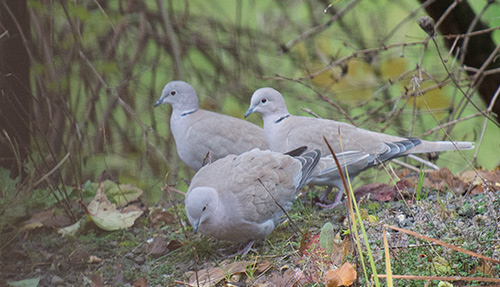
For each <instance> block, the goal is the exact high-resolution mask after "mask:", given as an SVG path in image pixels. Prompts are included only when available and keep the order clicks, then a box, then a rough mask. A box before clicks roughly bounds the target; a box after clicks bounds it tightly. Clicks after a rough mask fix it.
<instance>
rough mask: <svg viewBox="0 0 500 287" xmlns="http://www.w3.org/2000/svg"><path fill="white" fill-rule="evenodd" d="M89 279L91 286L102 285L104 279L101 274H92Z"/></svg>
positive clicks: (98, 286)
mask: <svg viewBox="0 0 500 287" xmlns="http://www.w3.org/2000/svg"><path fill="white" fill-rule="evenodd" d="M90 279H91V280H92V287H103V286H104V279H103V278H102V276H101V275H99V274H92V276H91V277H90Z"/></svg>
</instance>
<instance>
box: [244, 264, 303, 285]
mask: <svg viewBox="0 0 500 287" xmlns="http://www.w3.org/2000/svg"><path fill="white" fill-rule="evenodd" d="M306 283H307V282H306V281H304V276H303V274H302V272H301V271H300V269H298V268H297V269H295V270H294V269H288V270H286V271H285V273H283V274H281V273H280V272H273V273H272V274H271V275H269V276H267V277H266V278H262V279H261V280H258V282H255V283H254V284H253V285H252V286H256V287H271V286H272V287H288V286H302V285H304V284H306Z"/></svg>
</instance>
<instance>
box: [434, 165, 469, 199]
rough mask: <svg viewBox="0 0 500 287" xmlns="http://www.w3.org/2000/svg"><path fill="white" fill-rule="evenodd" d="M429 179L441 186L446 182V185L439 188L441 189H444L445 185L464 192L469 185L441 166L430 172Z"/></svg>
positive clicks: (454, 190) (458, 192)
mask: <svg viewBox="0 0 500 287" xmlns="http://www.w3.org/2000/svg"><path fill="white" fill-rule="evenodd" d="M429 180H430V181H431V182H432V183H434V184H438V185H439V186H442V185H443V183H444V185H445V186H443V187H441V188H440V189H438V190H440V191H444V190H445V187H448V188H451V189H452V190H453V192H455V193H457V194H462V193H463V192H464V191H465V189H466V187H467V185H466V184H465V183H464V182H463V181H461V180H460V179H459V178H458V177H456V176H454V175H453V174H452V173H451V171H450V170H449V169H448V168H446V167H443V168H440V169H439V170H438V171H435V172H431V173H429Z"/></svg>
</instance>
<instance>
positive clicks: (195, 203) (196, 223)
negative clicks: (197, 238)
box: [185, 186, 219, 233]
mask: <svg viewBox="0 0 500 287" xmlns="http://www.w3.org/2000/svg"><path fill="white" fill-rule="evenodd" d="M218 198H219V197H218V195H217V191H216V190H215V189H213V188H211V187H206V186H201V187H196V188H194V189H192V190H191V191H189V192H188V193H187V194H186V199H185V207H186V213H187V216H188V219H189V222H190V223H191V225H192V226H193V229H194V231H195V232H196V231H197V230H198V229H200V232H202V233H203V224H204V223H205V224H209V223H210V221H211V220H213V219H214V217H215V216H216V215H215V210H216V209H217V205H218V203H219V200H218Z"/></svg>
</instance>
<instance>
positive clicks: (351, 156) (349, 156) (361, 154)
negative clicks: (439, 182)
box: [245, 88, 474, 208]
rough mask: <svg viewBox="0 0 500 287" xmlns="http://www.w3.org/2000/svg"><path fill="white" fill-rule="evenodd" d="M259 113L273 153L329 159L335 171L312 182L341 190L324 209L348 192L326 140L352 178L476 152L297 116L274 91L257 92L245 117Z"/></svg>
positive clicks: (453, 144) (446, 143) (458, 144)
mask: <svg viewBox="0 0 500 287" xmlns="http://www.w3.org/2000/svg"><path fill="white" fill-rule="evenodd" d="M255 112H256V113H259V114H261V115H262V119H263V121H264V133H265V134H266V138H267V143H268V145H269V149H270V150H272V151H277V152H284V151H287V150H291V149H294V148H296V147H299V146H307V147H308V148H311V149H319V150H321V152H322V154H323V155H327V156H326V157H324V158H323V159H322V160H321V162H323V161H326V162H327V163H326V164H325V165H326V166H330V167H331V168H330V172H329V173H328V172H325V171H326V170H323V172H322V174H321V176H318V177H316V178H313V179H312V180H311V183H313V184H316V185H327V186H329V188H328V189H327V191H328V192H329V191H330V190H331V187H332V186H335V187H337V188H338V189H339V192H338V193H337V196H336V198H335V201H334V202H333V203H332V204H331V205H327V206H324V207H326V208H333V207H335V206H336V205H338V204H339V203H340V202H341V199H342V193H343V190H344V188H343V185H342V181H341V178H340V176H339V174H338V170H337V169H336V167H335V166H332V164H331V162H332V160H331V158H329V157H331V155H330V151H329V150H328V147H327V146H326V143H325V142H324V140H323V136H324V137H325V138H326V139H327V140H328V142H329V143H330V145H331V146H332V148H333V151H334V152H336V153H340V152H343V156H345V160H343V159H342V157H339V160H340V161H341V165H342V166H346V167H348V170H349V176H350V177H351V178H353V177H355V176H356V175H358V174H359V173H360V172H362V171H363V170H365V169H367V168H369V167H372V166H374V165H377V164H379V163H381V162H384V161H387V160H390V159H393V158H396V157H400V156H406V155H409V154H414V153H428V152H437V151H445V150H454V149H472V148H474V144H473V143H471V142H449V141H435V142H432V141H424V140H421V139H418V138H405V137H397V136H391V135H387V134H382V133H377V132H372V131H368V130H364V129H360V128H357V127H355V126H352V125H350V124H347V123H342V122H336V121H333V120H327V119H319V118H312V117H301V116H293V115H290V113H288V110H287V107H286V103H285V100H284V99H283V96H282V95H281V94H280V93H279V92H278V91H276V90H275V89H273V88H261V89H258V90H256V91H255V92H254V94H253V95H252V99H251V103H250V108H249V109H248V111H247V112H246V113H245V117H248V115H250V114H251V113H255ZM339 134H340V135H339ZM339 137H340V139H341V141H342V148H341V143H340V140H339Z"/></svg>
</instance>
